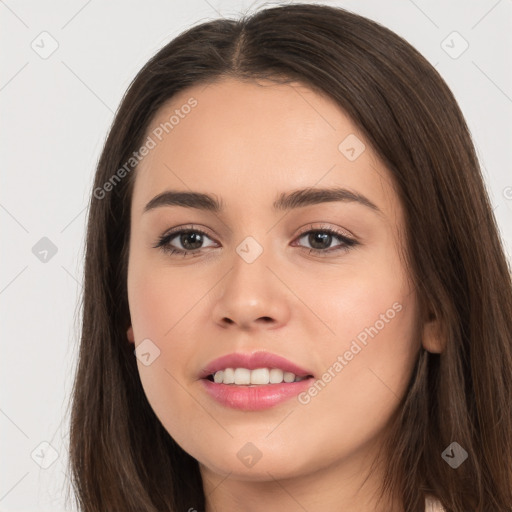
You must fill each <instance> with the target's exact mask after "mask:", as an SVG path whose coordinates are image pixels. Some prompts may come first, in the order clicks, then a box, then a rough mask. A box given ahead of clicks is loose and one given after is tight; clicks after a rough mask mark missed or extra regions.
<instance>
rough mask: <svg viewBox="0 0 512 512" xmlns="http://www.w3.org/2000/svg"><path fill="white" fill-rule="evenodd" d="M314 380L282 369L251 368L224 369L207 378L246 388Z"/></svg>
mask: <svg viewBox="0 0 512 512" xmlns="http://www.w3.org/2000/svg"><path fill="white" fill-rule="evenodd" d="M312 378H313V375H311V374H307V375H296V374H295V373H293V372H288V371H284V370H282V369H281V368H256V369H253V370H251V369H249V368H224V369H223V370H218V371H216V372H213V373H210V374H209V375H207V376H206V377H205V379H206V380H208V381H210V382H214V383H215V384H225V385H227V386H244V387H257V386H275V385H279V384H283V383H286V384H291V383H294V382H301V381H303V380H306V379H312Z"/></svg>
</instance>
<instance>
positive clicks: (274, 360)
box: [199, 351, 313, 379]
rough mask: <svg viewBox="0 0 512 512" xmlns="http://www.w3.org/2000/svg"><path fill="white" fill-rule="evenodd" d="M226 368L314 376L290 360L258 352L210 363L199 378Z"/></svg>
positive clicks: (225, 357) (235, 354)
mask: <svg viewBox="0 0 512 512" xmlns="http://www.w3.org/2000/svg"><path fill="white" fill-rule="evenodd" d="M226 368H247V369H248V370H255V369H256V368H280V369H281V370H283V371H285V372H291V373H294V374H295V375H296V376H297V377H306V376H307V375H311V376H313V373H312V372H310V371H309V370H306V369H304V368H301V367H300V366H298V365H296V364H295V363H292V362H291V361H289V360H288V359H286V358H284V357H281V356H278V355H276V354H272V353H270V352H265V351H258V352H252V353H242V352H234V353H232V354H227V355H225V356H222V357H219V358H217V359H214V360H213V361H210V362H209V363H208V364H207V365H206V367H205V368H203V369H202V371H201V373H200V374H199V378H201V379H205V378H206V377H208V376H209V375H212V374H214V373H215V372H217V371H219V370H224V369H226Z"/></svg>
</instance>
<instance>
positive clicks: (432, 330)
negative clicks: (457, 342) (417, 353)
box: [422, 312, 444, 354]
mask: <svg viewBox="0 0 512 512" xmlns="http://www.w3.org/2000/svg"><path fill="white" fill-rule="evenodd" d="M422 342H423V348H424V349H425V350H427V351H428V352H432V353H433V354H441V353H442V352H443V351H444V340H443V339H442V334H441V324H440V322H439V319H438V318H437V317H436V316H435V314H434V313H432V312H431V313H430V314H429V316H428V319H427V320H426V321H425V323H424V324H423V332H422Z"/></svg>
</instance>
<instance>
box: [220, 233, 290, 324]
mask: <svg viewBox="0 0 512 512" xmlns="http://www.w3.org/2000/svg"><path fill="white" fill-rule="evenodd" d="M260 237H263V235H260ZM268 240H269V237H266V238H265V239H264V240H262V241H261V242H260V241H259V240H257V239H256V237H254V236H252V235H248V236H246V237H245V238H244V239H243V240H242V241H241V242H240V243H239V244H238V245H237V246H236V247H235V254H233V258H232V260H231V270H230V271H229V272H228V273H227V275H226V276H225V278H224V279H223V284H222V293H221V294H220V296H218V298H217V302H216V304H215V311H214V314H215V317H216V318H215V320H216V321H218V322H227V323H230V324H231V323H235V324H238V325H240V326H247V325H249V324H251V323H252V322H254V321H258V320H259V321H262V320H264V321H265V322H269V321H273V323H278V324H280V323H282V322H284V321H285V320H286V318H287V315H288V313H287V310H288V307H287V305H286V296H285V294H284V293H283V292H284V290H283V289H282V287H283V285H282V283H280V282H279V280H278V279H276V277H275V276H274V274H273V272H272V271H271V270H270V268H272V263H271V262H272V261H273V260H274V258H273V257H272V251H271V249H270V247H266V246H264V243H265V241H267V244H269V242H268ZM269 267H270V268H269Z"/></svg>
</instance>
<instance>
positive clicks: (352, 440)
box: [127, 78, 440, 512]
mask: <svg viewBox="0 0 512 512" xmlns="http://www.w3.org/2000/svg"><path fill="white" fill-rule="evenodd" d="M190 97H194V98H195V99H196V100H197V102H198V104H197V106H196V107H195V108H194V109H192V110H191V112H190V113H189V114H188V115H187V116H184V118H183V119H180V122H179V124H177V125H175V126H174V128H173V129H172V131H170V132H169V133H168V135H166V136H165V137H164V138H163V139H162V141H161V142H159V143H158V144H157V146H156V147H155V148H154V149H152V150H151V151H150V153H149V154H148V155H147V156H146V157H145V158H144V159H143V161H142V162H141V163H140V164H139V166H138V168H137V171H136V173H137V174H136V179H135V184H134V190H133V197H132V204H131V233H130V236H131V239H130V253H129V268H128V299H129V305H130V313H131V320H132V326H131V327H130V329H129V330H128V333H127V336H128V339H129V342H131V343H134V344H135V345H136V346H138V345H139V344H140V343H141V342H142V340H144V339H146V338H149V339H150V340H151V341H152V342H153V343H154V344H155V345H156V346H157V347H158V348H159V350H160V355H159V357H157V358H156V359H155V360H154V361H153V362H152V363H151V364H150V365H148V366H146V365H144V364H142V363H141V362H140V361H139V360H137V364H138V369H139V374H140V378H141V382H142V385H143V387H144V390H145V393H146V395H147V398H148V400H149V402H150V404H151V406H152V408H153V409H154V411H155V413H156V414H157V416H158V418H159V419H160V421H161V422H162V424H163V426H164V427H165V428H166V430H167V431H168V432H169V434H170V435H171V436H172V437H173V438H174V439H175V440H176V441H177V443H178V444H179V445H180V446H181V447H182V448H183V449H184V450H185V451H187V452H188V453H189V454H191V455H192V456H193V457H194V458H195V459H196V460H198V461H199V465H200V471H201V475H202V478H203V485H204V489H205V494H206V496H207V509H206V510H207V512H213V511H223V512H226V511H227V512H229V511H235V510H236V511H238V510H241V509H243V510H245V511H247V512H256V511H263V510H265V511H268V510H287V511H292V512H293V511H301V512H302V511H303V510H308V511H310V512H313V511H320V510H321V511H325V510H346V511H353V510H358V511H361V512H370V511H371V512H375V511H386V512H400V511H401V510H402V509H401V508H397V506H396V505H395V507H394V508H392V507H391V506H390V503H388V502H386V500H384V501H380V502H379V501H378V500H377V497H376V496H375V492H376V490H377V489H378V487H379V485H380V483H381V476H382V474H381V470H380V468H378V470H377V471H376V472H375V473H374V474H372V476H371V477H370V478H368V479H367V480H366V482H364V480H365V477H366V473H365V472H367V471H368V470H369V465H370V464H371V461H372V460H373V458H374V457H375V455H376V453H377V450H378V448H379V446H380V445H381V443H382V439H383V436H384V434H385V432H386V430H385V427H386V422H387V421H388V420H389V418H390V417H391V415H392V414H393V412H394V411H395V410H396V408H397V404H398V402H399V399H400V398H401V397H402V396H403V394H404V393H405V390H406V386H407V383H408V380H409V378H410V375H411V372H412V368H413V365H414V362H415V359H416V357H417V354H418V351H419V350H420V348H421V345H422V344H423V346H424V347H425V348H426V349H427V350H430V351H431V352H438V351H440V346H439V343H438V340H437V338H436V337H435V335H434V334H433V333H434V332H435V328H436V325H435V324H434V323H433V321H432V322H430V323H423V322H420V321H419V320H420V319H419V317H418V306H417V296H416V293H415V290H414V289H413V287H412V285H411V283H410V279H409V275H408V273H407V270H406V268H405V266H404V263H403V261H402V259H401V258H400V255H399V252H400V250H401V249H402V248H403V247H402V245H401V244H402V241H401V238H400V237H399V232H400V230H403V226H404V216H403V215H404V214H403V210H402V206H401V204H400V202H399V199H398V196H397V194H396V191H395V189H394V187H393V184H392V180H391V175H390V173H389V171H388V170H387V169H386V168H385V167H384V165H383V164H382V163H381V162H380V161H379V160H378V158H377V157H376V155H375V153H374V152H373V151H372V148H371V146H370V144H369V142H368V141H366V140H365V138H364V137H363V135H362V134H361V133H360V131H359V130H358V129H357V128H356V126H355V124H354V123H353V122H352V121H351V120H350V119H349V118H348V117H347V116H346V115H345V114H344V112H343V111H342V110H341V109H340V108H339V107H338V106H337V105H336V104H335V103H334V102H332V101H331V100H330V99H329V98H327V97H324V96H321V95H319V94H317V93H315V92H313V91H312V90H310V89H308V88H307V87H305V86H303V85H300V84H298V83H294V84H288V85H276V84H274V83H271V82H267V81H264V82H258V83H256V82H241V81H236V80H234V79H231V78H229V79H226V78H224V79H222V80H221V81H219V82H216V83H213V84H209V85H208V86H205V85H204V84H203V85H200V86H193V87H191V88H189V89H187V90H186V91H181V93H180V94H178V95H176V96H175V97H173V98H172V99H171V100H170V101H168V102H167V103H166V104H165V105H164V106H162V107H161V109H160V110H159V111H158V112H157V115H156V117H155V118H154V119H153V122H152V123H151V125H150V127H149V129H148V131H147V134H150V133H151V132H152V130H154V129H155V128H156V127H158V125H159V124H160V123H162V122H165V121H167V120H168V119H169V116H170V115H171V114H172V113H173V112H174V110H175V109H177V108H178V109H179V108H180V107H181V106H182V105H184V104H185V103H186V102H187V100H188V99H189V98H190ZM349 134H355V135H356V136H357V137H358V138H359V139H360V140H361V141H362V142H363V143H364V144H365V146H366V149H365V150H364V151H363V152H362V153H361V154H360V156H358V157H357V158H356V159H355V160H354V161H350V160H349V159H348V158H347V157H346V156H345V154H343V153H342V152H341V151H340V150H339V149H338V146H339V144H340V142H341V141H343V140H344V139H345V137H347V136H348V135H349ZM333 186H340V187H344V188H347V189H349V190H351V191H355V192H358V193H360V194H363V195H364V196H365V197H367V198H368V199H369V200H371V201H372V202H373V203H374V204H375V205H377V206H378V208H379V209H380V210H381V212H382V215H379V214H377V213H376V212H374V211H373V210H372V209H370V208H368V207H365V206H363V205H361V204H359V203H356V202H341V201H337V202H325V203H321V204H315V205H310V206H305V207H302V208H298V209H294V210H290V211H289V212H283V211H279V212H274V211H273V210H272V203H273V201H274V200H275V199H276V198H277V196H278V193H280V192H287V191H291V190H296V189H300V188H308V187H333ZM168 189H177V190H182V191H190V190H193V191H198V192H205V193H209V194H213V195H215V196H216V197H217V198H219V199H222V201H223V202H224V204H225V208H226V209H225V211H224V212H223V213H217V214H216V213H212V212H207V211H201V210H198V209H193V208H185V207H181V206H164V207H159V208H155V209H154V210H150V211H148V212H146V213H143V209H144V206H145V205H146V204H147V203H148V202H149V201H150V200H151V199H152V198H153V197H154V196H156V195H158V194H160V193H161V192H163V191H165V190H168ZM190 224H194V226H195V227H198V228H200V229H202V230H204V231H206V232H207V236H205V237H203V243H202V245H201V243H200V242H199V243H197V245H195V246H193V247H201V249H200V252H199V254H197V253H196V254H195V255H192V256H191V255H190V254H189V255H188V256H187V257H185V258H184V257H183V256H182V255H170V254H168V253H165V252H164V251H163V250H162V249H161V248H154V247H153V246H154V245H156V243H157V242H158V239H159V237H160V236H162V235H164V234H166V232H168V231H169V230H170V229H171V228H175V227H180V226H183V229H186V228H190ZM311 224H312V225H313V226H312V227H311V226H310V225H311ZM325 227H328V228H330V229H335V230H339V231H341V232H342V233H343V234H345V235H346V236H348V237H350V238H353V239H355V240H356V241H358V242H359V244H358V245H356V246H353V247H351V248H349V249H348V250H347V251H343V250H340V251H337V252H332V250H333V248H335V247H338V248H339V247H340V246H342V245H343V242H342V241H340V239H338V238H336V237H333V238H332V239H331V241H330V242H329V241H326V242H324V245H323V246H322V245H321V243H319V244H318V245H316V246H315V247H317V248H318V247H320V248H321V247H325V249H324V254H323V255H321V254H318V255H317V254H308V250H309V249H310V248H311V247H313V246H312V245H311V244H312V243H314V240H313V241H312V240H311V237H309V238H308V236H307V235H306V236H303V235H302V233H307V232H308V230H310V229H311V228H312V229H316V230H317V231H320V232H322V228H325ZM248 236H251V237H253V238H254V239H256V240H257V242H258V243H259V244H260V245H261V247H262V248H263V253H262V254H261V255H260V256H259V257H258V258H257V259H256V260H255V261H254V262H253V263H251V264H248V263H247V262H246V261H245V260H244V259H243V258H242V257H240V256H239V254H238V253H237V252H236V248H237V247H238V246H239V244H240V243H241V242H242V241H243V240H244V239H245V238H246V237H248ZM182 240H183V238H181V240H180V237H179V236H176V237H175V238H174V239H173V240H172V242H170V243H171V245H172V246H173V247H175V248H183V245H181V243H180V241H181V242H182ZM327 251H331V252H327ZM394 303H398V304H399V305H400V306H401V310H400V312H397V313H396V315H395V316H394V318H393V319H391V320H389V321H388V322H386V323H385V326H384V327H383V328H382V329H380V330H379V331H378V334H377V335H375V336H374V337H373V338H369V339H368V342H367V345H366V346H363V347H364V348H362V350H361V351H360V352H359V353H358V354H357V355H355V356H354V357H353V359H352V360H350V361H349V362H348V364H346V366H344V367H343V369H342V371H339V372H338V373H336V372H335V375H336V376H335V377H334V378H332V379H331V381H330V382H329V383H328V384H327V385H326V386H325V387H324V388H323V389H322V390H321V391H320V392H318V394H317V395H316V396H315V397H313V398H311V400H310V402H309V403H307V404H302V403H299V401H298V400H297V399H296V398H292V399H289V400H287V401H285V402H283V403H281V404H279V405H277V406H275V407H272V408H270V409H267V410H264V411H257V412H254V411H252V412H247V411H239V410H236V409H230V408H227V407H224V406H222V405H220V404H219V403H217V402H216V401H214V400H213V399H212V398H210V397H209V395H207V394H206V393H205V392H204V391H203V387H202V383H201V382H200V381H199V380H198V374H199V372H200V370H201V369H202V368H203V367H204V366H205V365H206V364H207V363H208V362H210V361H211V360H213V359H214V358H217V357H219V356H222V355H225V354H228V353H231V352H235V351H239V352H253V351H256V350H268V351H270V352H274V353H276V354H278V355H281V356H283V357H286V358H288V359H290V360H291V361H293V362H295V363H296V364H298V365H300V366H302V367H304V368H307V369H309V370H311V371H312V372H313V374H314V376H315V377H316V378H321V377H322V375H323V374H324V373H325V372H326V371H327V370H328V369H329V368H332V366H333V363H334V362H335V361H336V360H337V357H338V355H343V354H344V353H345V352H346V351H347V350H348V349H349V348H350V346H351V343H352V342H353V341H354V340H355V339H356V337H357V336H358V334H360V333H361V332H362V331H364V329H365V327H369V326H373V325H375V323H376V321H377V320H379V318H381V316H380V315H382V314H384V313H385V312H386V311H387V310H389V309H390V308H392V305H393V304H394ZM264 317H267V318H264ZM360 345H361V344H360ZM248 442H251V443H253V444H254V445H255V446H256V447H257V448H258V450H259V451H260V452H261V455H262V456H261V458H260V460H259V461H258V462H257V463H256V464H255V465H253V466H252V467H247V466H245V465H244V464H242V463H241V461H240V459H239V458H238V457H237V453H238V452H239V450H240V449H241V448H242V447H243V446H244V445H245V444H246V443H248ZM341 504H343V507H344V508H342V505H341ZM191 507H194V504H193V503H192V504H191Z"/></svg>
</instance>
